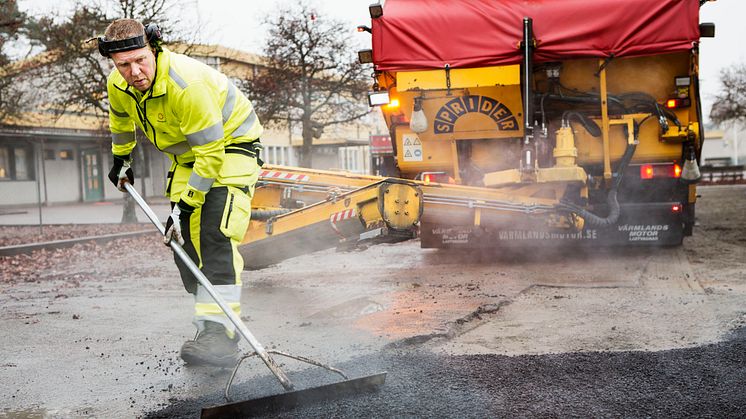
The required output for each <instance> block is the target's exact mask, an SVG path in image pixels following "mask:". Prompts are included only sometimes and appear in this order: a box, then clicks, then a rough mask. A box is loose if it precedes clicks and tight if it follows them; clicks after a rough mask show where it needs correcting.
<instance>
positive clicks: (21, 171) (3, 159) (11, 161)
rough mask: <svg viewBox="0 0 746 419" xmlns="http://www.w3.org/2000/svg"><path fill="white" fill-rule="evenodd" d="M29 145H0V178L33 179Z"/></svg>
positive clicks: (32, 162) (31, 150) (31, 151)
mask: <svg viewBox="0 0 746 419" xmlns="http://www.w3.org/2000/svg"><path fill="white" fill-rule="evenodd" d="M33 155H34V153H33V149H32V148H31V145H28V144H24V145H0V179H2V180H34V161H33V160H32V158H33Z"/></svg>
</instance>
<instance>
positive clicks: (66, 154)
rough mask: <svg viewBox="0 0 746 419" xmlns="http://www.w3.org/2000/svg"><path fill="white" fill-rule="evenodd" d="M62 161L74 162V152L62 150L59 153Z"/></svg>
mask: <svg viewBox="0 0 746 419" xmlns="http://www.w3.org/2000/svg"><path fill="white" fill-rule="evenodd" d="M59 156H60V160H73V159H74V157H73V151H72V150H60V152H59Z"/></svg>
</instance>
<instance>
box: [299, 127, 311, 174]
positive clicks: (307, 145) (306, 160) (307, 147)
mask: <svg viewBox="0 0 746 419" xmlns="http://www.w3.org/2000/svg"><path fill="white" fill-rule="evenodd" d="M300 155H301V157H300V166H301V167H306V168H309V169H310V168H311V167H312V166H313V130H312V129H311V121H310V120H306V119H305V118H304V119H303V146H301V149H300Z"/></svg>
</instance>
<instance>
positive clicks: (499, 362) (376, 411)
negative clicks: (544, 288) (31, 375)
mask: <svg viewBox="0 0 746 419" xmlns="http://www.w3.org/2000/svg"><path fill="white" fill-rule="evenodd" d="M339 367H341V368H342V369H343V370H344V369H345V368H347V369H348V370H349V372H350V375H352V376H359V375H366V374H371V373H375V372H379V371H388V377H387V379H386V384H385V385H384V386H383V387H382V388H381V389H380V390H379V391H377V392H373V393H369V394H363V395H358V396H354V397H346V398H342V399H339V400H335V401H332V402H324V403H318V404H313V405H308V406H303V407H300V408H296V409H293V410H292V411H285V412H270V413H268V414H267V415H266V416H265V417H350V418H358V417H557V416H563V417H564V416H578V417H666V418H672V417H740V416H742V415H743V412H744V409H746V393H745V392H744V391H743V388H744V386H746V328H741V329H738V330H736V331H735V332H733V333H731V335H730V336H729V337H728V338H727V339H726V340H725V341H723V342H719V343H714V344H708V345H703V346H699V347H693V348H686V349H673V350H666V351H656V352H644V351H630V352H577V353H563V354H549V355H521V356H504V355H458V356H447V355H435V354H433V353H431V352H429V351H426V350H422V349H411V348H410V349H389V350H386V351H384V352H380V353H379V354H378V355H377V356H366V357H364V358H359V359H356V360H354V361H352V362H348V363H346V364H343V365H339ZM323 374H324V373H323V372H322V373H320V372H319V371H317V370H315V369H314V370H304V371H302V372H300V373H295V374H292V376H291V379H292V380H294V381H295V382H296V383H297V384H298V387H299V388H306V387H309V386H314V385H321V384H326V383H328V382H331V381H333V380H334V377H326V378H323V379H321V378H319V377H321V376H323ZM226 378H227V375H226ZM327 378H328V379H327ZM233 391H234V392H235V398H236V399H237V400H241V399H248V398H256V397H262V396H265V395H268V394H273V393H278V392H281V391H282V390H281V387H280V385H279V384H278V383H277V381H276V380H275V379H274V377H272V376H266V377H262V378H260V379H255V380H251V381H250V382H245V383H239V384H238V385H237V386H236V387H235V388H234V390H233ZM222 394H223V393H222V388H221V389H219V391H216V392H215V393H213V394H210V395H205V396H203V397H201V398H199V399H190V400H173V399H172V400H173V403H172V404H171V405H169V406H167V407H165V408H163V409H162V410H158V411H154V412H150V413H148V414H147V415H146V416H145V417H147V418H187V417H188V418H192V417H199V414H200V411H201V409H202V408H204V407H209V406H215V405H219V404H223V403H225V401H224V399H223V395H222Z"/></svg>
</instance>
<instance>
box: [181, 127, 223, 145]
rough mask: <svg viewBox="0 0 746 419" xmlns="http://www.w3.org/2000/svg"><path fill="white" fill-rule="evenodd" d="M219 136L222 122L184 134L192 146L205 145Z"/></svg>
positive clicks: (221, 130)
mask: <svg viewBox="0 0 746 419" xmlns="http://www.w3.org/2000/svg"><path fill="white" fill-rule="evenodd" d="M221 138H223V123H222V122H218V123H217V124H215V125H212V126H209V127H207V128H205V129H202V130H199V131H197V132H193V133H191V134H187V135H186V139H187V141H188V142H189V145H191V146H192V147H196V146H200V145H205V144H207V143H211V142H213V141H215V140H219V139H221Z"/></svg>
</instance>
